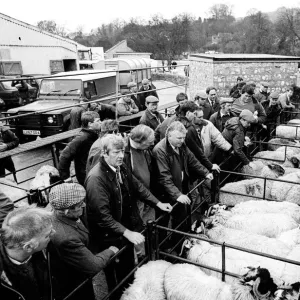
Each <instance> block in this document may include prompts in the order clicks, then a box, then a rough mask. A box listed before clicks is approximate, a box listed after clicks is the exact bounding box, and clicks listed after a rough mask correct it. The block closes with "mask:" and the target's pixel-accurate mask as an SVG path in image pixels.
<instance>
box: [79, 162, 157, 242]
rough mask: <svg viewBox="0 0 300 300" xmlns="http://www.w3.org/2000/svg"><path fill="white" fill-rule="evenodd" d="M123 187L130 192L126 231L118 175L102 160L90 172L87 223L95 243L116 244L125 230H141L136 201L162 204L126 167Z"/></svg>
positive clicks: (123, 165) (87, 179)
mask: <svg viewBox="0 0 300 300" xmlns="http://www.w3.org/2000/svg"><path fill="white" fill-rule="evenodd" d="M120 169H121V173H122V174H123V182H124V187H125V189H126V190H127V194H128V195H129V197H128V208H129V210H130V215H127V216H125V217H126V218H127V219H128V224H127V227H125V226H124V224H122V218H123V217H124V216H123V211H122V201H123V197H122V193H121V189H120V185H119V184H118V181H117V177H116V173H115V172H114V171H113V170H112V169H111V168H110V166H109V165H108V164H107V163H106V161H105V160H104V158H103V157H102V158H101V159H100V161H99V162H98V163H97V164H96V165H95V166H94V167H93V168H92V169H91V170H90V172H89V174H88V175H87V177H86V180H85V187H86V192H87V195H86V205H87V219H88V224H89V229H90V232H91V235H92V240H93V242H94V243H96V244H98V245H99V244H101V243H102V242H103V239H105V240H110V239H111V240H114V239H118V238H120V237H122V236H123V234H124V231H125V230H126V229H129V230H138V229H139V228H140V226H141V225H142V220H141V218H140V215H139V212H138V208H137V203H136V198H139V199H140V200H142V201H145V202H147V203H148V204H150V203H152V205H157V203H158V202H159V201H158V200H157V199H156V198H155V197H154V196H153V195H152V194H151V193H150V192H149V190H148V189H146V188H145V187H144V185H143V184H142V183H140V181H139V180H137V179H136V178H135V176H133V175H132V173H131V172H130V171H129V170H128V168H127V166H126V165H125V164H124V163H123V164H122V165H121V168H120Z"/></svg>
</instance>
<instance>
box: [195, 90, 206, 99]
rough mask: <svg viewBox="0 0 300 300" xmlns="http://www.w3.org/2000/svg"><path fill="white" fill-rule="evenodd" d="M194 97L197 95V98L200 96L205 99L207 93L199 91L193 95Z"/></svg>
mask: <svg viewBox="0 0 300 300" xmlns="http://www.w3.org/2000/svg"><path fill="white" fill-rule="evenodd" d="M196 97H199V98H202V99H207V94H206V93H205V91H200V92H198V93H197V94H196V95H195V98H196Z"/></svg>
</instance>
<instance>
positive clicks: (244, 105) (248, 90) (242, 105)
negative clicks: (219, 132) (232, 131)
mask: <svg viewBox="0 0 300 300" xmlns="http://www.w3.org/2000/svg"><path fill="white" fill-rule="evenodd" d="M241 93H242V95H241V97H240V98H238V99H235V100H234V102H233V104H232V109H231V111H232V113H233V114H234V115H235V116H236V117H238V116H239V115H240V113H241V111H242V110H245V109H247V110H250V111H251V112H252V114H253V116H254V118H255V121H254V124H263V123H264V122H265V120H266V113H265V110H264V108H263V107H262V105H261V104H260V103H259V102H258V101H257V100H256V99H255V98H254V97H253V95H254V88H253V86H251V85H249V84H246V85H244V87H243V88H242V91H241Z"/></svg>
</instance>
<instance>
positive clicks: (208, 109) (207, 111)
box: [201, 99, 220, 120]
mask: <svg viewBox="0 0 300 300" xmlns="http://www.w3.org/2000/svg"><path fill="white" fill-rule="evenodd" d="M201 107H202V109H203V119H205V120H209V118H210V116H211V115H212V114H213V113H215V112H216V111H218V109H219V107H220V103H219V101H218V100H217V101H215V103H214V105H213V106H211V105H210V102H209V100H208V99H206V101H205V102H204V104H203V105H201Z"/></svg>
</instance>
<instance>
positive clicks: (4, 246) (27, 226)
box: [0, 206, 54, 300]
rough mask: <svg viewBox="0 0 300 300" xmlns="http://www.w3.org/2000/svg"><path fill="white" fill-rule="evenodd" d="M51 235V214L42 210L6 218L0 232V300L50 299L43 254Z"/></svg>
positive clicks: (22, 210) (25, 210)
mask: <svg viewBox="0 0 300 300" xmlns="http://www.w3.org/2000/svg"><path fill="white" fill-rule="evenodd" d="M53 233H54V230H53V228H52V214H51V213H50V212H49V211H46V210H45V209H42V208H35V207H31V206H29V207H28V206H27V207H22V208H19V209H16V210H14V211H12V212H10V213H9V214H8V215H7V216H6V218H5V220H4V222H3V224H2V228H1V229H0V277H1V279H0V280H1V281H0V282H1V284H0V295H1V299H3V300H4V299H20V297H23V298H22V299H26V300H27V299H30V300H48V299H49V300H50V299H51V298H50V295H51V293H52V291H51V285H50V278H49V269H48V264H47V259H46V256H45V253H44V251H43V250H45V248H46V247H47V245H48V243H49V241H50V237H51V235H52V234H53Z"/></svg>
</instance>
